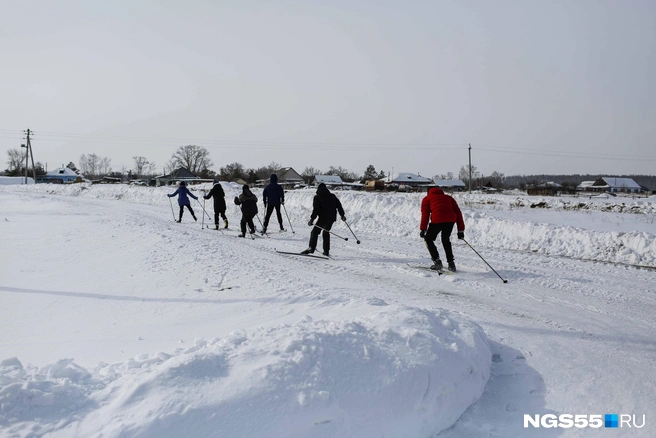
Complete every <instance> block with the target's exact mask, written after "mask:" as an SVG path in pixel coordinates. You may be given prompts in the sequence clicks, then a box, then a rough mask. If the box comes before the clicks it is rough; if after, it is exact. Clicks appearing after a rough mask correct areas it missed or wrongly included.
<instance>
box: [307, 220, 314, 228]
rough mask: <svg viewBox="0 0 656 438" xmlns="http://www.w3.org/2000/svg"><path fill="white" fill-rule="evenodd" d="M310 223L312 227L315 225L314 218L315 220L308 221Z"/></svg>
mask: <svg viewBox="0 0 656 438" xmlns="http://www.w3.org/2000/svg"><path fill="white" fill-rule="evenodd" d="M308 225H309V226H311V227H313V226H314V220H313V219H310V220H309V221H308Z"/></svg>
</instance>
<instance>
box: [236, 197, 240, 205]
mask: <svg viewBox="0 0 656 438" xmlns="http://www.w3.org/2000/svg"><path fill="white" fill-rule="evenodd" d="M235 204H237V205H239V204H241V202H239V196H235Z"/></svg>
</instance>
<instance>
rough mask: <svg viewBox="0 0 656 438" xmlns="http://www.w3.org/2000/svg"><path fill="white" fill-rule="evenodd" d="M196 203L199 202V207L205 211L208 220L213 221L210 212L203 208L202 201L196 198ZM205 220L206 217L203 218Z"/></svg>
mask: <svg viewBox="0 0 656 438" xmlns="http://www.w3.org/2000/svg"><path fill="white" fill-rule="evenodd" d="M203 200H205V198H203ZM196 202H198V205H200V208H202V209H203V212H204V213H205V214H206V215H207V218H208V219H212V218H211V217H210V214H209V213H208V212H206V211H205V207H203V205H202V204H201V203H200V201H199V200H198V198H196ZM204 218H205V216H203V219H204Z"/></svg>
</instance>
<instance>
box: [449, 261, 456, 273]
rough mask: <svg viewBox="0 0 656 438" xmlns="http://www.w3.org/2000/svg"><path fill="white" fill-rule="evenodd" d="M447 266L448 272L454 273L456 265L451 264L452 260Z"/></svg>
mask: <svg viewBox="0 0 656 438" xmlns="http://www.w3.org/2000/svg"><path fill="white" fill-rule="evenodd" d="M448 266H449V271H451V272H456V264H455V263H454V262H453V260H452V261H450V262H449V263H448Z"/></svg>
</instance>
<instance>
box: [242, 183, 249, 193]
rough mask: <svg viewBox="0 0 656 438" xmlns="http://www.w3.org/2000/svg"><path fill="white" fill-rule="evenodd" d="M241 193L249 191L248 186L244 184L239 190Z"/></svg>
mask: <svg viewBox="0 0 656 438" xmlns="http://www.w3.org/2000/svg"><path fill="white" fill-rule="evenodd" d="M241 190H242V191H244V192H245V191H246V190H250V187H248V184H244V187H242V188H241Z"/></svg>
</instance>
